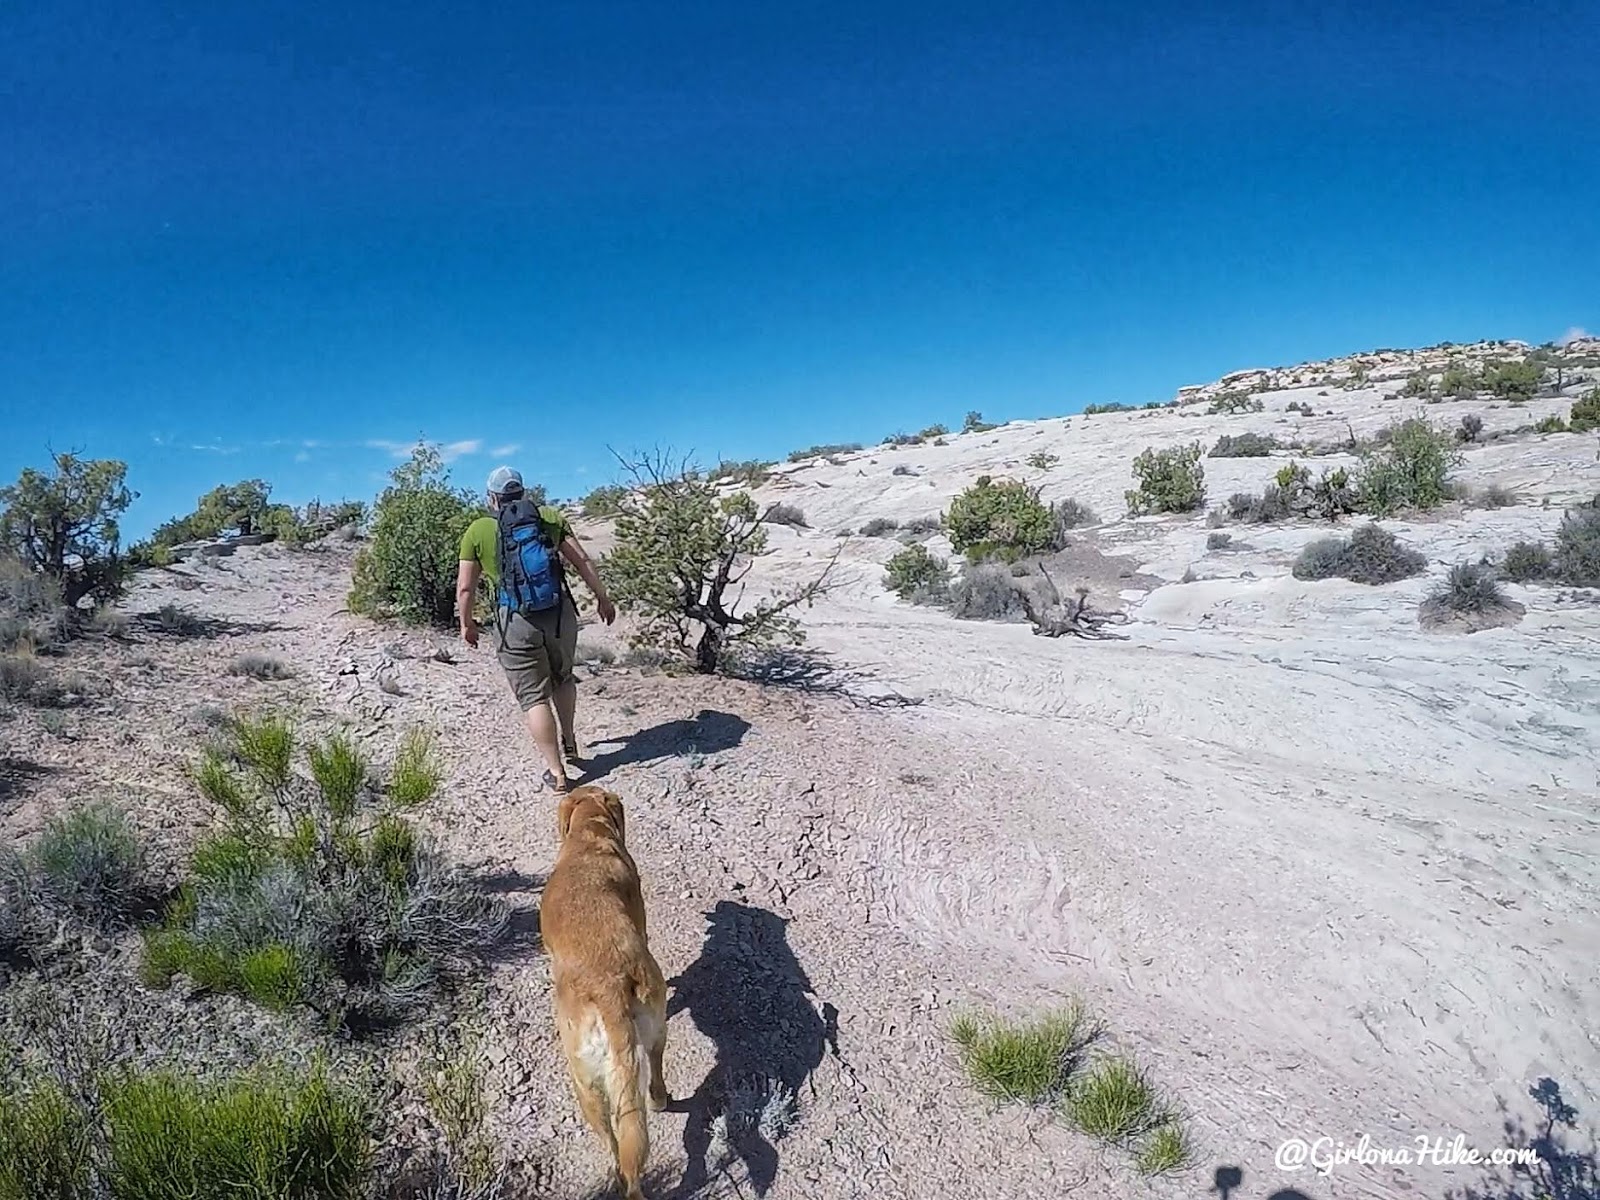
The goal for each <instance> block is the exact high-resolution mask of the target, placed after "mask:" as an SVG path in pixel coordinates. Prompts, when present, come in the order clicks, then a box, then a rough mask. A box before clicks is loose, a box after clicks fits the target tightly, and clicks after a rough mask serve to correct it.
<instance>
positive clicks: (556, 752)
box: [528, 700, 567, 791]
mask: <svg viewBox="0 0 1600 1200" xmlns="http://www.w3.org/2000/svg"><path fill="white" fill-rule="evenodd" d="M528 732H529V733H530V734H532V735H533V744H534V745H535V746H537V747H539V753H540V754H541V755H543V756H544V761H545V765H546V766H547V767H549V768H550V774H552V775H554V776H555V777H556V789H557V790H558V791H566V789H567V766H566V763H565V762H564V761H563V760H562V758H561V746H560V745H559V743H558V742H557V736H556V716H555V713H554V712H552V711H551V708H550V702H549V701H548V700H541V701H540V702H539V703H537V704H535V705H534V706H533V707H532V708H530V709H529V710H528Z"/></svg>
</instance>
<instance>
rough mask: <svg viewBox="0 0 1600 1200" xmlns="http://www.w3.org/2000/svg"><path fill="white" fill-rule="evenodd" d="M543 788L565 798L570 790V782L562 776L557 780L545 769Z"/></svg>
mask: <svg viewBox="0 0 1600 1200" xmlns="http://www.w3.org/2000/svg"><path fill="white" fill-rule="evenodd" d="M544 786H545V787H547V788H549V789H550V790H551V791H552V792H554V793H555V794H556V795H558V796H565V795H566V794H567V793H568V792H570V791H571V790H572V781H571V780H569V779H567V778H566V777H565V776H563V777H562V778H560V779H557V778H556V777H555V775H554V773H553V772H551V770H550V769H549V768H548V767H546V768H545V772H544Z"/></svg>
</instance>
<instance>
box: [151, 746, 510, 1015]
mask: <svg viewBox="0 0 1600 1200" xmlns="http://www.w3.org/2000/svg"><path fill="white" fill-rule="evenodd" d="M293 745H294V737H293V733H292V730H290V729H289V727H288V726H287V725H286V724H284V723H283V722H280V721H275V720H272V719H253V720H241V721H239V722H237V723H236V725H235V727H234V730H233V737H232V743H231V745H229V746H228V747H227V748H226V753H223V752H220V751H217V750H213V751H211V752H208V754H207V755H206V757H205V758H204V759H203V760H202V762H201V765H200V767H199V769H198V771H197V772H196V778H197V782H198V783H199V786H200V790H201V792H202V793H203V794H204V795H205V796H206V797H207V798H208V799H210V800H211V801H212V802H213V803H215V804H217V805H218V807H219V808H220V809H221V811H222V821H221V824H220V826H219V828H218V829H217V831H216V832H214V833H213V834H212V835H211V836H210V837H208V838H206V839H203V840H202V842H201V843H200V845H199V846H198V847H197V849H196V851H195V855H194V860H193V863H192V864H191V867H190V872H189V879H188V880H187V882H186V883H185V885H184V888H183V889H182V892H181V894H180V899H179V900H178V901H177V902H176V903H175V904H174V905H173V906H172V908H171V910H170V911H169V912H168V914H167V920H166V922H165V924H164V925H163V926H162V927H161V928H159V929H156V930H152V931H149V932H148V933H147V935H146V938H145V962H144V967H145V975H146V978H147V979H149V980H150V981H152V982H160V981H161V980H163V979H166V978H170V976H171V975H173V974H176V973H182V974H185V975H188V976H189V977H190V978H192V979H193V980H194V981H195V982H196V983H197V984H199V985H200V986H202V987H208V988H212V989H215V990H222V991H236V992H239V993H241V994H242V995H244V996H246V997H247V998H249V999H251V1000H253V1001H255V1002H257V1003H259V1004H262V1005H263V1006H265V1007H267V1008H271V1009H283V1008H288V1007H292V1006H295V1005H299V1004H305V1005H309V1006H311V1007H312V1008H313V1009H315V1010H316V1011H317V1012H319V1013H320V1014H322V1016H323V1018H324V1019H325V1020H327V1021H329V1022H332V1023H333V1024H335V1025H342V1026H344V1027H345V1028H348V1029H351V1030H354V1031H360V1030H362V1029H366V1028H370V1027H372V1026H374V1025H381V1024H386V1023H392V1022H394V1021H396V1020H399V1019H401V1018H403V1017H405V1016H407V1015H409V1014H411V1013H413V1012H415V1011H417V1010H419V1009H421V1008H423V1007H424V1006H426V1005H427V1004H428V1003H430V1002H431V1000H432V999H433V998H434V996H435V995H436V994H437V992H438V990H439V987H440V985H441V984H442V983H443V982H445V981H447V980H448V979H450V978H452V977H455V976H459V975H460V974H462V973H464V972H465V971H467V970H468V969H470V968H472V967H474V966H475V965H476V964H477V963H479V962H480V961H481V960H482V957H483V955H484V953H485V952H486V951H487V950H488V949H489V948H490V947H492V946H493V945H494V944H496V943H497V942H498V941H499V940H500V939H501V937H502V936H503V935H504V933H505V932H506V929H507V915H506V913H505V910H504V908H503V907H502V906H501V905H500V904H498V903H497V902H495V901H493V900H492V899H490V898H489V897H488V896H487V895H485V894H484V892H483V891H482V889H480V888H478V887H477V886H476V885H474V884H473V883H472V882H471V881H470V880H469V879H467V878H466V877H465V876H463V875H462V874H461V873H460V872H458V871H456V870H454V869H453V868H451V867H450V866H449V864H448V863H446V861H445V860H444V859H443V857H442V856H441V855H440V854H439V853H438V852H437V851H436V850H434V849H433V848H432V847H431V846H429V845H428V844H426V843H425V842H424V840H423V839H422V836H421V835H420V834H419V833H418V832H417V831H416V830H415V828H414V827H412V826H411V825H410V824H409V822H407V821H406V820H405V818H404V817H403V816H402V815H401V813H402V811H404V810H405V809H406V808H409V807H412V806H414V805H416V804H418V803H421V802H422V801H423V800H424V799H426V798H427V797H428V796H430V795H431V794H432V793H433V791H434V790H435V789H436V788H437V784H438V774H437V767H436V766H434V765H433V764H432V762H431V760H430V759H429V751H428V749H427V742H426V740H424V739H422V738H420V737H417V736H413V738H412V739H411V740H409V741H408V742H407V745H406V747H405V749H403V750H402V752H401V754H400V756H399V758H398V759H397V761H396V764H395V767H394V769H393V771H392V772H391V779H390V783H389V787H388V790H387V795H385V793H384V792H382V791H380V790H379V789H376V788H374V787H373V786H371V784H370V777H371V773H370V770H369V768H368V767H367V764H366V763H365V761H364V760H363V759H362V758H361V756H360V754H359V753H358V752H357V751H356V749H355V748H354V745H353V744H352V743H350V742H349V741H348V740H345V739H342V738H338V737H335V738H330V739H324V740H322V741H320V742H317V743H314V744H313V745H312V747H311V749H310V752H309V755H308V759H309V765H310V775H311V778H310V779H309V780H308V779H306V778H305V777H304V776H302V775H300V774H299V773H297V772H295V771H293V770H292V752H293ZM235 763H237V764H239V766H238V767H236V766H234V765H233V764H235Z"/></svg>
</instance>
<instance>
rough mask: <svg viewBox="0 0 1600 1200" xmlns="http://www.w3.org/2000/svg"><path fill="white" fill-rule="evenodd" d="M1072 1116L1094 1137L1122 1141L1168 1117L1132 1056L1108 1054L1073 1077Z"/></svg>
mask: <svg viewBox="0 0 1600 1200" xmlns="http://www.w3.org/2000/svg"><path fill="white" fill-rule="evenodd" d="M1064 1107H1065V1110H1066V1115H1067V1117H1068V1119H1069V1120H1070V1121H1071V1122H1072V1123H1073V1125H1075V1126H1077V1128H1078V1129H1080V1130H1082V1131H1083V1132H1084V1133H1087V1134H1089V1135H1090V1136H1091V1137H1096V1138H1099V1139H1100V1140H1101V1141H1104V1142H1110V1143H1112V1144H1114V1145H1122V1144H1124V1143H1126V1142H1129V1141H1131V1140H1132V1139H1134V1138H1136V1137H1138V1136H1139V1135H1140V1134H1143V1133H1148V1132H1150V1131H1151V1130H1153V1129H1155V1128H1156V1127H1157V1126H1158V1125H1161V1124H1162V1123H1163V1122H1164V1121H1166V1120H1167V1114H1166V1113H1165V1112H1164V1111H1163V1110H1162V1108H1161V1105H1160V1102H1159V1101H1158V1099H1157V1097H1156V1093H1155V1089H1154V1087H1152V1086H1151V1084H1150V1080H1149V1079H1148V1078H1147V1077H1146V1075H1145V1073H1144V1072H1143V1071H1142V1070H1140V1069H1139V1067H1138V1066H1137V1065H1136V1064H1135V1063H1133V1062H1132V1061H1131V1060H1129V1059H1126V1058H1120V1057H1107V1058H1103V1059H1101V1060H1100V1061H1099V1062H1097V1063H1095V1064H1094V1065H1093V1066H1092V1067H1090V1068H1089V1070H1087V1071H1086V1072H1084V1073H1083V1074H1082V1075H1081V1076H1080V1077H1078V1078H1077V1079H1075V1080H1073V1083H1072V1086H1071V1088H1069V1089H1068V1090H1067V1093H1066V1099H1065V1103H1064Z"/></svg>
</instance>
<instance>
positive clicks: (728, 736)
mask: <svg viewBox="0 0 1600 1200" xmlns="http://www.w3.org/2000/svg"><path fill="white" fill-rule="evenodd" d="M749 730H750V722H749V721H746V720H745V719H744V718H743V717H740V716H735V715H734V714H733V713H725V712H718V711H717V710H716V709H710V708H707V709H701V710H700V712H699V713H698V714H697V715H696V716H695V717H694V718H693V719H692V720H677V721H663V722H662V723H661V724H659V725H653V726H651V727H650V728H649V729H641V730H640V731H639V732H638V733H636V734H634V735H633V736H632V737H630V738H626V739H623V738H602V739H600V740H599V741H598V742H595V743H593V744H594V745H600V746H617V749H615V750H606V751H604V752H603V753H600V754H593V753H591V754H590V756H589V757H588V758H586V759H584V760H582V761H581V762H580V763H579V764H578V765H579V767H580V772H579V775H578V782H579V783H598V782H599V781H600V780H602V779H604V778H605V777H606V776H607V775H609V774H611V772H612V771H615V770H616V769H617V768H618V767H625V766H629V765H630V764H638V763H647V762H654V761H656V760H657V759H662V758H670V757H672V756H673V755H675V754H688V753H700V754H719V753H721V752H722V751H724V750H731V749H733V748H734V747H735V746H737V745H738V744H739V743H740V742H741V741H743V740H744V735H745V734H746V733H748V732H749Z"/></svg>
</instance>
